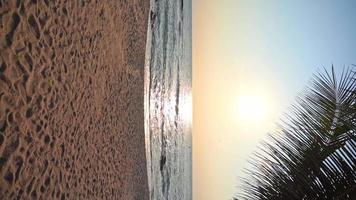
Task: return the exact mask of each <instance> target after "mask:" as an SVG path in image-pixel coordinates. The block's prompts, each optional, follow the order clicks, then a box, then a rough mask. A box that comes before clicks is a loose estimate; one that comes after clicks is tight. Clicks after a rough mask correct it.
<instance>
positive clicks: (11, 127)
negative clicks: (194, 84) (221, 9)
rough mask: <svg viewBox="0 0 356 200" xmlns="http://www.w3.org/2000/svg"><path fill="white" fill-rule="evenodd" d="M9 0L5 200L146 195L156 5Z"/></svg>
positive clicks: (2, 31)
mask: <svg viewBox="0 0 356 200" xmlns="http://www.w3.org/2000/svg"><path fill="white" fill-rule="evenodd" d="M5 2H7V3H5ZM5 2H4V1H3V0H0V145H1V146H0V156H1V157H0V175H1V177H0V199H124V200H129V199H140V200H141V199H147V197H148V186H147V174H146V160H145V145H144V123H143V121H144V115H143V91H144V89H143V88H144V85H143V73H144V71H143V70H144V56H145V42H146V28H147V17H148V11H149V0H127V1H125V0H116V1H115V0H112V1H102V0H100V1H93V0H91V1H90V0H87V1H79V0H78V1H70V0H62V1H50V0H28V1H19V0H18V1H15V0H10V1H5Z"/></svg>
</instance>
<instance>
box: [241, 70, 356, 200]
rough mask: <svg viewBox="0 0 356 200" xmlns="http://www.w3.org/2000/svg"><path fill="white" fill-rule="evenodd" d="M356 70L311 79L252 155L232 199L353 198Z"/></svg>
mask: <svg viewBox="0 0 356 200" xmlns="http://www.w3.org/2000/svg"><path fill="white" fill-rule="evenodd" d="M355 91H356V74H355V66H354V65H353V66H351V67H350V68H348V69H346V70H344V71H343V72H342V74H341V77H340V79H339V80H338V79H337V78H336V74H335V72H334V68H333V67H332V70H331V72H327V71H326V70H325V72H323V73H317V74H315V75H314V77H313V79H312V81H311V82H310V86H309V87H307V88H306V90H305V91H304V93H303V94H302V95H301V96H299V97H298V98H297V102H296V104H294V105H293V106H292V107H291V111H290V112H289V113H287V114H285V117H284V119H283V120H282V122H280V124H279V126H280V128H279V131H276V132H274V133H272V134H269V138H268V139H267V140H266V141H264V142H262V143H261V146H260V148H259V150H258V151H257V152H256V153H255V154H254V155H253V157H252V160H251V161H250V163H251V164H252V166H253V167H252V168H251V169H248V170H246V173H248V175H249V178H248V179H247V180H246V179H245V180H243V188H242V192H240V193H239V194H238V195H237V196H236V198H235V199H253V200H258V199H273V200H274V199H276V200H278V199H281V200H284V199H289V200H293V199H298V200H299V199H355V198H356V140H355V135H356V120H355V118H356V92H355Z"/></svg>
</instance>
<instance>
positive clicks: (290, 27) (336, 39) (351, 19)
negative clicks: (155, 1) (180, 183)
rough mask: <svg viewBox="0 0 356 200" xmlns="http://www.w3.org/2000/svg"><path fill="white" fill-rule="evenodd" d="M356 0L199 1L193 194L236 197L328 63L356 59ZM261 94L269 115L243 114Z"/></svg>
mask: <svg viewBox="0 0 356 200" xmlns="http://www.w3.org/2000/svg"><path fill="white" fill-rule="evenodd" d="M355 9H356V1H352V0H348V1H347V0H341V1H336V0H335V1H333V0H315V1H307V0H303V1H282V0H280V1H277V0H259V1H258V0H193V105H194V106H193V199H194V200H217V199H231V198H232V197H233V195H234V194H235V193H236V192H237V191H238V190H239V188H240V187H239V183H238V180H239V179H238V176H243V173H242V169H243V168H244V167H247V162H246V160H247V158H248V157H249V156H250V155H251V153H253V151H254V150H255V149H256V145H258V142H259V141H260V140H261V139H263V137H264V136H265V135H266V133H267V132H268V131H271V130H273V127H274V126H273V124H274V123H275V122H276V121H277V120H278V119H279V117H280V116H281V114H282V113H283V112H285V111H287V109H288V106H289V105H290V104H291V103H293V101H294V99H295V96H296V95H297V94H299V93H300V92H302V90H303V88H304V87H305V86H306V84H307V83H308V80H310V78H311V77H312V74H313V73H314V72H316V71H317V70H321V69H322V68H323V67H325V68H327V69H330V67H331V65H332V64H333V65H334V67H335V69H336V70H337V71H341V70H342V68H343V67H344V66H348V65H350V64H356V39H355V36H356V12H355ZM245 94H255V95H257V96H258V98H260V99H262V100H263V102H264V105H263V107H264V108H265V109H266V110H267V114H265V116H264V118H263V119H259V120H255V121H246V120H244V118H243V117H241V116H239V112H238V111H237V110H238V107H239V106H238V103H237V102H239V98H240V97H241V96H243V95H245Z"/></svg>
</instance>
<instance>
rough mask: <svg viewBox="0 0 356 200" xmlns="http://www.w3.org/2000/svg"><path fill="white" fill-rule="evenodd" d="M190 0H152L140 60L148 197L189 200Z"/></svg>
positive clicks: (190, 194) (190, 193)
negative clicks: (143, 57) (143, 60)
mask: <svg viewBox="0 0 356 200" xmlns="http://www.w3.org/2000/svg"><path fill="white" fill-rule="evenodd" d="M191 10H192V2H191V0H159V1H157V0H151V4H150V14H149V23H148V34H147V47H146V64H145V139H146V155H147V168H148V170H147V172H148V182H149V191H150V199H152V200H153V199H154V200H156V199H170V200H171V199H172V200H175V199H177V200H186V199H191V198H192V136H191V124H192V122H191V120H192V117H191V116H192V107H191V102H192V99H191V98H192V96H191V83H192V82H191V80H192V68H191V66H192V59H191V54H192V51H191V50H192V46H191V44H192V41H191V38H192V34H191V31H192V29H191V27H192V23H191V17H192V15H191Z"/></svg>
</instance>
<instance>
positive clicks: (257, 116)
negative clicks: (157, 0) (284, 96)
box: [237, 94, 268, 122]
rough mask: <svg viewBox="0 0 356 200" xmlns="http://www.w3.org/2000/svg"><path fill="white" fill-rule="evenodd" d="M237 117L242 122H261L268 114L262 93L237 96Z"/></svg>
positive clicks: (265, 100)
mask: <svg viewBox="0 0 356 200" xmlns="http://www.w3.org/2000/svg"><path fill="white" fill-rule="evenodd" d="M237 109H238V117H239V120H241V121H243V122H262V121H263V120H264V119H265V118H266V117H267V114H268V102H267V99H266V98H264V97H263V96H262V95H258V94H244V95H240V96H239V98H238V108H237Z"/></svg>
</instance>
